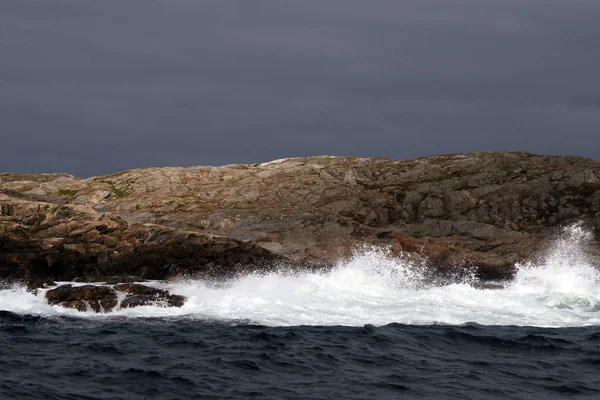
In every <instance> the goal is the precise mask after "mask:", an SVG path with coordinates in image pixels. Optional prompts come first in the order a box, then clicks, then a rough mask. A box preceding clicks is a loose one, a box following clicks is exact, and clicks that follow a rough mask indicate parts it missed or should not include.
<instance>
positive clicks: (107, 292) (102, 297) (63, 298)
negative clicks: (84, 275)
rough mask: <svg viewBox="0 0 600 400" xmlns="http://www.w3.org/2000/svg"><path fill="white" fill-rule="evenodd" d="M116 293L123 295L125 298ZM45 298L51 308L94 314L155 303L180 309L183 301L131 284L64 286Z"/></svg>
mask: <svg viewBox="0 0 600 400" xmlns="http://www.w3.org/2000/svg"><path fill="white" fill-rule="evenodd" d="M119 293H123V294H124V297H122V296H120V295H119ZM45 297H46V300H47V301H48V304H50V305H58V306H61V307H65V308H74V309H77V310H79V311H95V312H109V311H113V310H115V309H121V308H132V307H139V306H145V305H156V304H160V305H161V306H164V307H181V306H183V304H184V302H185V297H183V296H178V295H171V294H169V292H168V291H166V290H160V289H155V288H151V287H149V286H145V285H140V284H132V283H127V284H120V285H114V286H96V285H84V286H73V285H69V284H67V285H62V286H59V287H57V288H55V289H51V290H48V291H47V292H46V295H45Z"/></svg>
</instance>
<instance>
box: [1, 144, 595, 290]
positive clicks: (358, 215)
mask: <svg viewBox="0 0 600 400" xmlns="http://www.w3.org/2000/svg"><path fill="white" fill-rule="evenodd" d="M576 221H581V223H583V224H584V225H585V226H586V227H588V229H590V230H592V231H593V232H595V233H598V232H600V163H598V162H596V161H593V160H590V159H584V158H580V157H568V156H543V155H535V154H529V153H467V154H453V155H443V156H435V157H424V158H419V159H414V160H407V161H398V160H392V159H380V158H356V157H330V156H322V157H308V158H291V159H284V160H277V161H273V162H270V163H263V164H253V165H246V164H239V165H226V166H221V167H190V168H149V169H138V170H129V171H123V172H120V173H117V174H113V175H108V176H100V177H91V178H87V179H83V178H77V177H74V176H71V175H66V174H11V173H0V281H4V282H8V281H20V282H27V283H28V285H29V286H30V287H31V288H36V287H41V286H43V284H44V282H46V281H48V280H60V281H73V280H82V281H89V282H94V281H106V280H107V279H113V280H114V279H116V278H115V277H120V276H127V277H129V278H130V279H134V280H140V281H141V280H148V279H159V280H162V279H174V278H178V277H200V278H219V279H227V278H229V277H233V276H236V275H238V274H243V273H246V272H250V271H257V270H261V271H265V270H271V269H273V268H279V267H280V266H282V265H285V266H286V268H292V269H298V268H320V267H325V266H328V265H331V263H332V262H334V261H336V260H338V259H342V258H344V257H348V256H349V255H350V254H351V252H352V250H353V249H354V248H356V247H357V246H361V245H364V244H369V245H376V246H387V247H389V248H391V249H392V251H393V252H397V253H404V254H406V253H409V254H410V255H411V256H413V257H417V258H423V259H424V258H426V259H427V260H428V262H427V263H428V265H430V266H431V268H434V269H436V270H437V271H438V272H442V273H443V272H445V271H453V270H456V269H458V268H462V267H473V268H475V269H476V270H477V272H478V274H479V276H480V277H481V278H484V279H503V278H508V277H510V276H511V274H512V273H513V272H514V265H515V263H517V262H519V261H521V260H523V259H526V258H530V257H533V256H535V255H536V254H537V253H538V252H540V251H542V250H543V249H544V248H545V247H546V246H548V243H549V239H550V238H551V237H552V236H553V235H554V234H555V233H556V231H557V229H558V228H559V227H561V226H564V225H566V224H570V223H573V222H576ZM596 236H597V235H595V237H596ZM598 243H599V242H598V241H597V239H594V240H593V241H592V242H591V243H590V245H589V246H590V247H589V253H590V255H591V257H595V258H596V259H598V260H600V257H599V251H598V250H599V249H600V246H598ZM116 280H118V279H116Z"/></svg>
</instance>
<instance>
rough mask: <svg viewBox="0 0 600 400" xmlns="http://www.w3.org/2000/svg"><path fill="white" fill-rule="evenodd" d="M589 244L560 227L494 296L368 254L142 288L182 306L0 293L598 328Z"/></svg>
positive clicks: (597, 283)
mask: <svg viewBox="0 0 600 400" xmlns="http://www.w3.org/2000/svg"><path fill="white" fill-rule="evenodd" d="M591 238H592V236H591V233H589V232H587V231H585V230H584V229H583V228H582V226H580V225H574V226H571V227H568V228H566V229H564V231H563V232H562V233H561V234H560V235H559V236H558V237H557V239H556V240H555V241H554V242H553V243H552V245H551V246H550V247H549V249H548V251H547V252H546V253H545V254H544V255H543V256H542V257H540V258H539V259H538V260H536V261H531V262H529V263H523V264H521V265H517V273H516V276H515V278H514V280H513V281H512V282H510V283H508V284H507V285H506V286H505V287H504V288H501V289H497V290H490V289H482V288H481V287H480V286H478V285H477V282H476V280H475V278H474V277H473V275H471V274H466V275H463V276H461V277H455V279H453V280H450V281H443V282H440V281H436V280H435V279H432V275H431V269H429V268H426V266H424V265H423V264H422V263H420V262H417V261H415V260H412V259H411V258H409V257H406V256H400V257H398V256H395V255H393V254H392V253H391V252H390V251H388V250H386V249H381V248H373V247H369V248H363V249H361V250H360V251H358V252H357V253H355V254H354V256H353V257H352V258H351V259H350V260H348V261H344V262H339V263H338V264H337V265H336V266H335V267H334V268H332V269H330V270H327V271H320V272H314V271H300V272H293V273H292V272H290V271H280V272H273V273H263V274H250V275H246V276H243V277H240V278H238V279H235V280H232V281H230V282H228V283H227V284H225V285H215V284H213V283H211V282H208V281H186V282H148V283H147V284H148V285H151V286H155V287H160V288H162V289H167V290H169V291H170V292H171V293H173V294H179V295H184V296H186V297H187V301H186V303H185V304H184V306H183V307H181V308H164V307H160V306H159V305H149V306H144V307H139V308H132V309H124V310H118V311H115V312H112V313H107V314H96V313H85V312H78V311H75V310H69V309H64V308H61V307H55V306H49V305H47V304H46V302H45V299H44V297H43V290H40V293H38V294H37V295H33V294H31V293H28V292H27V291H26V290H25V289H24V288H20V287H13V288H10V289H6V290H2V291H0V309H1V310H7V311H11V312H13V313H17V314H40V315H59V316H60V315H69V316H78V317H85V318H99V319H102V318H114V317H119V318H120V317H128V318H138V317H158V318H188V319H189V318H191V319H202V320H220V321H229V322H231V323H238V322H240V321H243V322H251V323H256V324H261V325H268V326H295V325H346V326H362V325H365V324H373V325H386V324H390V323H402V324H452V325H457V324H464V323H469V322H475V323H478V324H483V325H521V326H542V327H567V326H587V325H598V324H600V313H599V312H598V310H599V309H600V307H599V305H600V280H599V278H598V271H597V269H596V268H595V267H594V266H593V264H592V263H591V262H590V260H589V259H588V257H587V256H586V254H585V251H584V249H585V245H586V242H587V241H589V240H591Z"/></svg>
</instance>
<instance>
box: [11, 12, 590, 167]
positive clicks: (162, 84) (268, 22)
mask: <svg viewBox="0 0 600 400" xmlns="http://www.w3.org/2000/svg"><path fill="white" fill-rule="evenodd" d="M599 21H600V1H598V0H528V1H525V0H451V1H450V0H435V1H434V0H369V1H366V0H302V1H300V0H237V1H234V0H162V1H158V0H154V1H152V0H102V1H98V0H43V1H42V0H38V1H31V0H2V1H1V3H0V171H14V172H69V173H73V174H76V175H81V176H89V175H96V174H105V173H111V172H116V171H119V170H122V169H128V168H137V167H148V166H186V165H207V164H227V163H238V162H260V161H267V160H271V159H275V158H282V157H290V156H304V155H318V154H333V155H360V156H385V157H394V158H398V159H404V158H411V157H417V156H423V155H431V154H440V153H450V152H462V151H473V150H485V151H488V150H490V151H491V150H525V151H532V152H538V153H549V154H576V155H582V156H587V157H592V158H595V159H600V22H599Z"/></svg>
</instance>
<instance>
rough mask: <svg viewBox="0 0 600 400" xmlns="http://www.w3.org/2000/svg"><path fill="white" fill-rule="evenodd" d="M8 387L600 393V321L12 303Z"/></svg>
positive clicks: (469, 395) (94, 395)
mask: <svg viewBox="0 0 600 400" xmlns="http://www.w3.org/2000/svg"><path fill="white" fill-rule="evenodd" d="M0 360H1V361H0V376H1V377H2V378H1V380H0V397H1V398H3V399H10V398H32V399H33V398H35V399H150V398H164V399H190V398H207V399H209V398H213V399H232V398H246V397H248V398H265V399H267V398H268V399H280V398H285V399H340V398H345V399H365V398H377V399H386V398H390V399H391V398H455V399H482V398H499V399H500V398H502V399H507V398H512V399H525V398H526V399H538V398H539V399H548V398H567V397H572V396H579V397H581V398H590V399H592V398H600V378H599V372H600V328H599V327H582V328H560V329H548V328H531V327H516V326H482V325H477V324H466V325H461V326H443V325H429V326H414V325H403V324H389V325H385V326H381V327H375V326H372V325H365V326H363V327H342V326H295V327H265V326H261V325H252V324H248V323H245V322H243V321H228V322H223V321H212V322H210V321H198V320H190V319H186V318H182V319H161V318H148V319H135V320H132V319H128V318H125V317H114V318H109V319H104V320H97V319H81V318H74V317H41V316H31V315H17V314H14V313H11V312H6V311H3V312H0Z"/></svg>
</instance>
